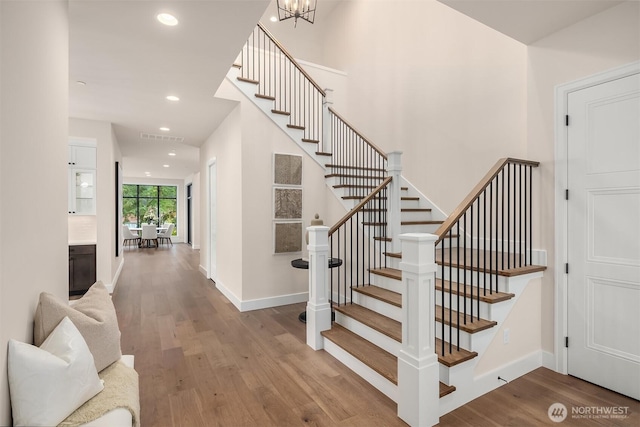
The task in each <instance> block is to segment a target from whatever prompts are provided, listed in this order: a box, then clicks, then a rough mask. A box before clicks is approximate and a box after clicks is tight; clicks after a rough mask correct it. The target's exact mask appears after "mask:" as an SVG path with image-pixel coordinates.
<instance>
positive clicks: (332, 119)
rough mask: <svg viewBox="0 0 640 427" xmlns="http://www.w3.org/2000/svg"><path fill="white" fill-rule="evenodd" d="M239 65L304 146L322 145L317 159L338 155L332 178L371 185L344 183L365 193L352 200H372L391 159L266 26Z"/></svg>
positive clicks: (259, 29)
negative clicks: (338, 109)
mask: <svg viewBox="0 0 640 427" xmlns="http://www.w3.org/2000/svg"><path fill="white" fill-rule="evenodd" d="M236 62H237V64H236V65H238V66H240V77H239V80H241V81H245V82H250V83H254V84H256V85H257V91H256V97H258V98H262V99H268V100H271V101H273V103H274V104H273V109H272V112H273V113H275V114H281V115H285V116H288V117H289V124H288V125H287V126H288V127H289V128H293V129H300V130H303V132H304V134H303V137H302V142H305V143H315V144H317V150H316V153H317V154H325V155H328V154H333V156H332V160H331V164H330V169H331V174H333V175H336V176H338V177H340V178H347V177H346V176H347V175H349V176H351V175H358V177H359V178H362V177H364V178H362V179H365V180H369V183H364V184H363V183H361V182H355V181H354V180H348V179H344V180H340V184H341V185H343V186H344V187H349V188H351V189H354V188H360V190H359V191H355V192H350V193H351V194H350V195H352V196H365V195H367V194H369V193H370V192H371V190H372V189H373V188H375V187H376V186H377V184H378V183H379V180H380V179H382V178H384V177H385V176H386V173H385V170H386V155H385V153H384V152H383V151H382V150H381V149H380V148H378V147H376V146H375V145H374V144H373V143H371V142H370V141H369V140H368V139H367V138H366V137H364V136H363V135H362V133H360V132H358V131H357V130H356V129H355V128H354V127H353V126H351V125H350V124H349V123H348V122H347V121H345V120H344V119H343V118H342V117H340V115H339V114H338V113H337V112H336V111H335V110H334V109H333V108H330V107H329V106H330V105H331V101H330V100H328V99H327V93H326V91H325V90H324V89H322V88H321V87H320V85H319V84H318V83H317V82H316V81H315V80H314V79H313V78H312V77H311V76H310V75H309V74H308V73H307V72H306V71H305V70H304V68H302V66H300V64H298V62H297V61H296V60H295V59H294V58H293V56H292V55H291V54H290V53H289V52H287V50H286V49H285V48H284V46H282V44H280V42H278V41H277V40H276V39H275V38H274V37H273V35H271V33H269V31H268V30H267V29H266V28H265V27H264V26H263V25H262V24H260V23H258V25H257V26H256V28H255V29H254V30H253V32H252V33H251V35H250V36H249V38H248V39H247V43H246V44H245V45H244V47H243V48H242V52H241V53H240V55H239V56H238V58H237V60H236ZM353 171H358V174H353V173H352V172H353ZM376 180H378V182H376ZM370 184H371V185H370ZM357 185H358V186H362V185H364V186H365V187H355V186H357Z"/></svg>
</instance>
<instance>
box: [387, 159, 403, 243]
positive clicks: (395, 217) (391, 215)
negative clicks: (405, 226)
mask: <svg viewBox="0 0 640 427" xmlns="http://www.w3.org/2000/svg"><path fill="white" fill-rule="evenodd" d="M387 173H388V174H389V176H390V177H391V178H392V180H391V184H389V203H388V205H387V231H388V233H389V237H391V239H392V240H391V252H400V239H399V238H398V237H399V236H400V222H401V219H400V215H401V211H400V198H401V197H402V195H401V191H402V190H400V187H401V185H400V184H401V183H400V181H401V179H400V177H401V175H402V151H392V152H391V153H388V154H387Z"/></svg>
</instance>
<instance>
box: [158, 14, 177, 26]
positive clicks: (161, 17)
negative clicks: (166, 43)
mask: <svg viewBox="0 0 640 427" xmlns="http://www.w3.org/2000/svg"><path fill="white" fill-rule="evenodd" d="M156 18H158V21H160V22H161V23H162V24H164V25H168V26H169V27H174V26H176V25H178V19H177V18H176V17H175V16H173V15H171V14H170V13H159V14H158V16H156Z"/></svg>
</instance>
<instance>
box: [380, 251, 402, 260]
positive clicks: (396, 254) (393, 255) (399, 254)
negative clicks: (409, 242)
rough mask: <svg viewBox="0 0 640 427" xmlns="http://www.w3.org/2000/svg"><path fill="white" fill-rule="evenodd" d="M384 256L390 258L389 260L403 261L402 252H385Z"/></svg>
mask: <svg viewBox="0 0 640 427" xmlns="http://www.w3.org/2000/svg"><path fill="white" fill-rule="evenodd" d="M384 255H385V256H388V257H389V258H398V259H402V252H385V253H384Z"/></svg>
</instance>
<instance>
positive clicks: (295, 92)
mask: <svg viewBox="0 0 640 427" xmlns="http://www.w3.org/2000/svg"><path fill="white" fill-rule="evenodd" d="M238 59H239V60H240V61H241V64H239V65H242V68H241V75H240V79H241V80H244V81H249V82H252V83H256V84H257V85H258V90H257V93H256V96H257V97H259V98H265V99H270V100H273V101H274V108H273V110H272V111H273V112H274V113H279V114H284V115H288V116H289V117H290V121H289V125H288V126H289V127H291V128H298V129H303V130H304V137H303V141H305V142H317V143H318V144H322V115H323V112H322V108H323V102H324V98H325V96H326V93H325V91H324V90H323V89H322V88H321V87H320V86H319V85H318V84H317V83H316V82H315V81H314V80H313V79H312V78H311V76H309V74H308V73H307V72H306V71H305V70H304V69H303V68H302V67H301V66H300V65H299V64H298V63H297V62H296V60H295V59H294V58H293V56H291V54H290V53H289V52H287V50H286V49H285V48H284V47H283V46H282V45H281V44H280V43H279V42H278V41H277V40H276V39H275V38H274V37H273V36H272V35H271V33H269V31H268V30H267V29H266V28H265V27H264V26H263V25H262V24H261V23H258V25H257V27H256V28H255V29H254V30H253V33H251V35H250V36H249V39H248V40H247V43H246V44H245V45H244V47H243V48H242V52H241V54H240V56H239V58H238ZM322 148H323V147H322V146H321V145H320V150H319V151H320V152H323V151H324V150H323V149H322Z"/></svg>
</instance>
